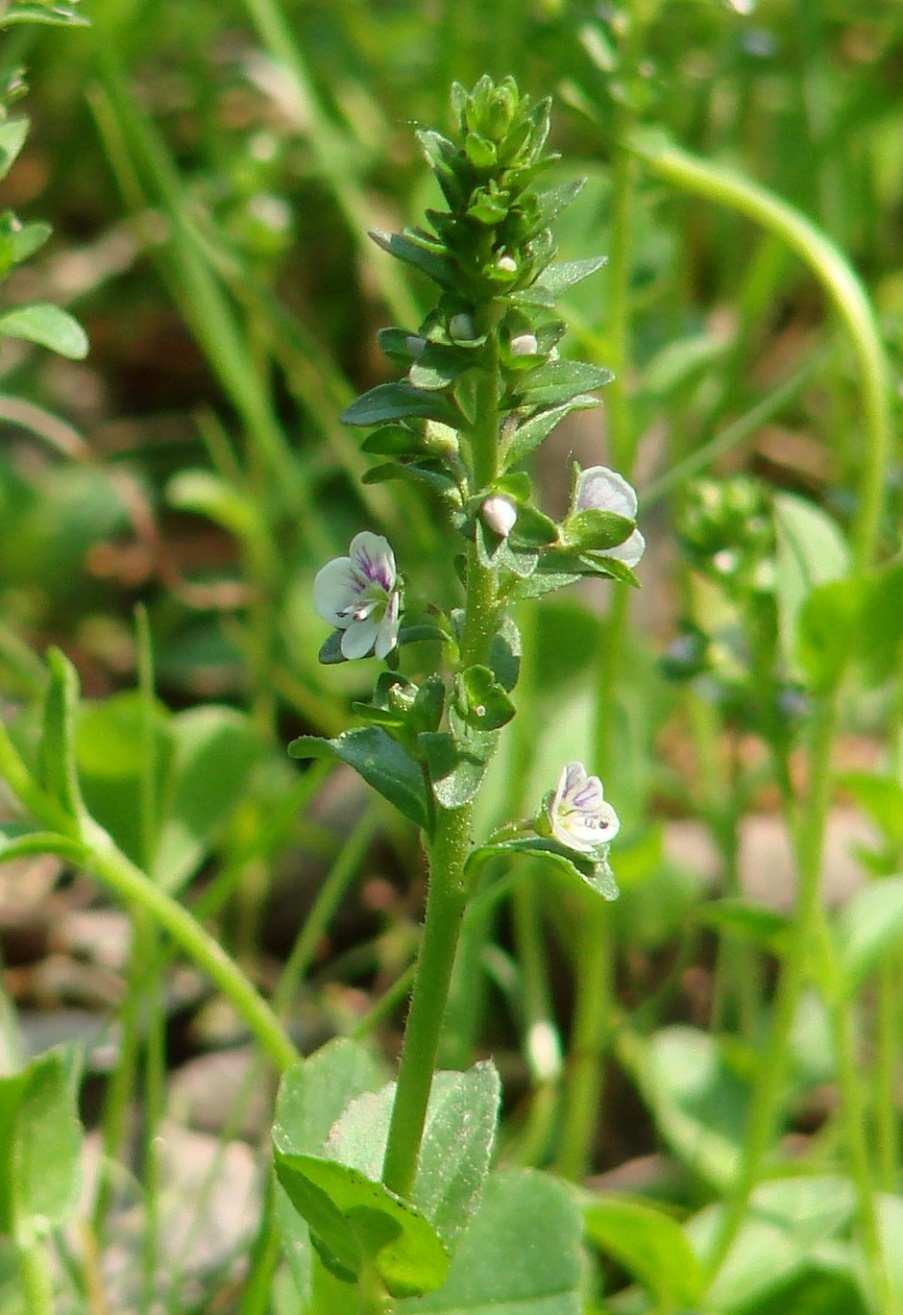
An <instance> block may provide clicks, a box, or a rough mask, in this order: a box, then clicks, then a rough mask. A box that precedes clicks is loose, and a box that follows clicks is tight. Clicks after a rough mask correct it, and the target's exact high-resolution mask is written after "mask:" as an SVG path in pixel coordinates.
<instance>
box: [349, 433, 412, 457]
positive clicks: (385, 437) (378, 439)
mask: <svg viewBox="0 0 903 1315" xmlns="http://www.w3.org/2000/svg"><path fill="white" fill-rule="evenodd" d="M361 451H362V452H366V453H367V454H368V455H369V456H373V457H409V456H415V455H417V454H418V453H422V452H423V439H422V438H421V436H420V435H419V434H415V433H414V430H413V429H408V428H407V426H406V425H383V426H382V428H380V429H375V430H374V431H373V433H372V434H368V435H367V437H366V438H365V439H364V441H363V443H361Z"/></svg>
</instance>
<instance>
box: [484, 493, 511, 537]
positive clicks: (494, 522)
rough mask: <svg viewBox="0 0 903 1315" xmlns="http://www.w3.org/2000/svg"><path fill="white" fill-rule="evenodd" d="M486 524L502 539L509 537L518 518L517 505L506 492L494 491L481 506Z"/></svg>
mask: <svg viewBox="0 0 903 1315" xmlns="http://www.w3.org/2000/svg"><path fill="white" fill-rule="evenodd" d="M480 515H481V516H482V517H483V522H484V524H486V525H488V526H489V528H490V530H494V531H495V533H496V534H497V535H498V536H499V538H501V539H507V537H508V535H509V534H510V533H511V531H512V530H513V529H514V522H515V521H516V520H517V507H516V506H515V504H514V503H513V502H512V501H511V499H510V498H506V497H505V495H504V493H492V494H490V495H489V497H488V498H487V499H486V500H485V502H484V503H483V505H482V507H481V508H480Z"/></svg>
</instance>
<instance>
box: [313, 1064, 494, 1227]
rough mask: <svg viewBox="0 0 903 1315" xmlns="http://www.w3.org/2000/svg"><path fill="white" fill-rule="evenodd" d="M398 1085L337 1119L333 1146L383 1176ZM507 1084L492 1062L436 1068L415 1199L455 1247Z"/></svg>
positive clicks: (340, 1155)
mask: <svg viewBox="0 0 903 1315" xmlns="http://www.w3.org/2000/svg"><path fill="white" fill-rule="evenodd" d="M395 1093H396V1084H395V1083H394V1082H392V1083H389V1084H388V1086H386V1087H384V1088H383V1089H382V1090H381V1091H379V1092H377V1093H376V1094H366V1095H362V1096H361V1097H360V1098H359V1099H357V1100H354V1101H352V1102H350V1104H349V1105H348V1106H347V1108H346V1109H345V1110H344V1111H343V1113H342V1115H341V1117H340V1118H339V1119H338V1120H337V1121H336V1123H335V1124H334V1125H333V1127H332V1130H331V1132H330V1135H329V1140H328V1142H327V1145H326V1148H325V1153H326V1155H327V1157H328V1158H329V1159H333V1160H337V1161H338V1162H339V1163H341V1164H346V1165H349V1166H350V1167H351V1168H354V1169H357V1170H358V1171H359V1172H360V1173H362V1174H364V1175H365V1176H366V1177H368V1178H370V1179H372V1180H373V1181H377V1180H378V1179H379V1177H380V1174H381V1171H382V1165H383V1159H384V1156H385V1147H386V1142H387V1139H388V1131H389V1122H390V1119H391V1114H392V1106H393V1104H394V1100H395ZM500 1095H501V1087H500V1083H499V1078H498V1073H497V1072H496V1069H495V1067H494V1065H493V1064H492V1063H491V1062H490V1063H481V1064H476V1065H475V1066H474V1067H473V1068H471V1069H468V1070H467V1072H465V1073H441V1072H440V1073H436V1074H434V1075H433V1082H432V1087H431V1088H430V1098H429V1104H428V1106H427V1113H426V1123H425V1125H424V1131H423V1140H422V1143H421V1147H420V1154H419V1156H418V1163H417V1173H416V1176H415V1180H414V1186H413V1188H412V1190H411V1203H412V1204H413V1205H414V1206H416V1207H417V1209H418V1210H419V1211H420V1212H421V1214H422V1215H423V1216H424V1218H426V1219H427V1220H429V1222H430V1223H431V1224H432V1225H433V1227H434V1228H435V1229H436V1232H437V1233H438V1234H439V1237H440V1239H441V1240H442V1242H443V1244H444V1245H445V1247H446V1249H447V1250H448V1251H449V1252H450V1253H451V1252H453V1251H454V1248H455V1244H456V1243H457V1241H458V1239H459V1238H460V1236H461V1234H462V1233H463V1232H464V1230H465V1228H466V1227H467V1224H468V1222H469V1221H470V1219H471V1218H472V1216H473V1213H474V1211H475V1209H476V1207H477V1205H478V1203H479V1198H480V1194H481V1192H482V1189H483V1184H484V1182H485V1180H486V1176H487V1174H488V1172H489V1162H490V1157H491V1153H492V1146H493V1143H494V1140H495V1128H496V1122H497V1119H498V1108H499V1100H500Z"/></svg>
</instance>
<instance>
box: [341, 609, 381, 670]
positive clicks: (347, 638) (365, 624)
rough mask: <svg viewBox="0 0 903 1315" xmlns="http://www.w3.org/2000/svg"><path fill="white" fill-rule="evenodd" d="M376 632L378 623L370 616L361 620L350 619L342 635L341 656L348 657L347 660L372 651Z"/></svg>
mask: <svg viewBox="0 0 903 1315" xmlns="http://www.w3.org/2000/svg"><path fill="white" fill-rule="evenodd" d="M378 633H379V623H378V622H377V621H375V620H374V619H373V617H372V616H368V617H367V618H366V619H365V620H363V621H352V623H351V625H350V626H349V627H348V629H347V630H346V631H345V633H344V635H342V644H341V648H342V657H346V658H348V659H349V661H353V660H354V658H362V657H367V656H368V655H369V654H370V653H372V651H373V645H374V644H375V643H376V637H377V635H378Z"/></svg>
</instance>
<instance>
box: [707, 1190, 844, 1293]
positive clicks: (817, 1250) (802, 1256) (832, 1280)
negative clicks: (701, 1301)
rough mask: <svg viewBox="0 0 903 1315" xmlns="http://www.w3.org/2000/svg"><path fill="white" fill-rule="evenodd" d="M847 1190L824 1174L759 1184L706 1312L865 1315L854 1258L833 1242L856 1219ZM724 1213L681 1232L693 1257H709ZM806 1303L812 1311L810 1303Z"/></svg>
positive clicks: (711, 1212)
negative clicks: (696, 1254) (693, 1251)
mask: <svg viewBox="0 0 903 1315" xmlns="http://www.w3.org/2000/svg"><path fill="white" fill-rule="evenodd" d="M855 1209H856V1206H855V1195H854V1192H853V1188H852V1184H851V1183H850V1182H849V1181H848V1180H847V1179H845V1178H841V1177H839V1176H837V1175H829V1174H811V1175H809V1174H802V1175H796V1176H793V1177H785V1178H776V1179H774V1180H772V1181H770V1182H765V1183H761V1184H760V1185H759V1186H758V1187H757V1188H756V1190H755V1191H754V1193H753V1195H752V1197H751V1199H750V1202H749V1206H748V1207H747V1210H746V1212H745V1215H744V1220H743V1223H742V1225H741V1228H740V1231H739V1233H738V1234H737V1237H736V1240H735V1241H734V1243H733V1245H732V1247H731V1249H730V1252H729V1253H728V1256H727V1257H726V1259H725V1262H724V1264H723V1265H722V1267H721V1268H720V1269H719V1271H718V1275H717V1277H716V1279H715V1281H714V1283H713V1284H712V1287H711V1289H710V1291H709V1293H708V1299H707V1303H706V1305H707V1307H709V1308H711V1309H712V1310H717V1311H719V1312H724V1315H751V1313H752V1312H756V1315H758V1312H760V1311H765V1312H767V1315H789V1313H790V1312H793V1313H794V1315H796V1312H801V1313H802V1312H805V1311H810V1310H811V1311H813V1312H814V1313H815V1312H817V1313H818V1315H840V1312H842V1313H843V1315H865V1308H864V1307H863V1305H862V1303H861V1300H860V1299H859V1298H858V1295H857V1292H856V1282H855V1278H854V1274H855V1268H854V1267H855V1264H856V1262H855V1261H854V1259H853V1253H852V1252H851V1251H847V1250H840V1249H839V1242H838V1243H835V1244H834V1246H832V1243H833V1240H834V1239H835V1238H836V1239H839V1237H840V1236H842V1235H844V1234H845V1233H846V1230H847V1229H848V1227H849V1224H850V1221H851V1220H852V1218H853V1217H854V1214H855ZM723 1211H724V1206H723V1205H720V1204H719V1205H717V1206H713V1207H710V1208H709V1209H707V1210H705V1211H703V1212H702V1213H701V1214H700V1215H698V1216H697V1217H696V1218H695V1219H693V1220H691V1221H690V1222H689V1223H688V1224H687V1225H686V1231H687V1233H688V1235H689V1236H690V1237H691V1239H692V1241H693V1243H694V1245H695V1247H696V1249H697V1251H698V1252H699V1253H700V1254H701V1255H702V1256H705V1255H706V1254H708V1253H709V1251H710V1248H711V1246H712V1243H713V1241H714V1239H715V1238H716V1237H717V1235H718V1230H719V1227H720V1225H721V1220H722V1217H723ZM810 1299H811V1304H810Z"/></svg>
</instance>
